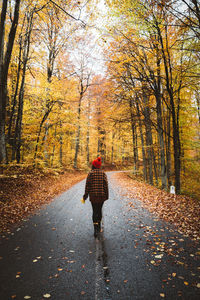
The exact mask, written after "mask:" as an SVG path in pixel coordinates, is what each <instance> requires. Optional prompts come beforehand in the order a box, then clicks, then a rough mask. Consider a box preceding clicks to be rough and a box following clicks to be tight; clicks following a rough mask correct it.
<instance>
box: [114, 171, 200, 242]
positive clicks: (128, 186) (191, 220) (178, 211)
mask: <svg viewBox="0 0 200 300" xmlns="http://www.w3.org/2000/svg"><path fill="white" fill-rule="evenodd" d="M114 178H115V179H116V180H117V182H118V184H120V186H121V187H122V188H125V190H126V196H127V197H128V198H129V200H130V202H129V205H130V206H133V203H132V202H131V199H138V200H140V201H141V203H142V206H143V207H144V208H146V209H148V210H149V211H150V212H151V213H155V214H156V215H157V216H158V217H159V218H161V219H163V220H165V221H167V222H170V223H172V224H173V225H175V226H176V227H177V228H178V231H179V232H180V233H182V234H185V235H187V236H190V237H191V238H193V239H195V240H196V239H200V214H199V212H200V202H199V201H198V200H195V199H192V198H189V197H186V196H183V195H175V196H174V195H173V194H170V193H167V192H166V191H163V190H159V189H157V188H156V187H153V186H151V185H149V184H146V183H144V182H139V181H136V180H134V179H132V178H130V176H129V175H128V174H127V173H115V174H114Z"/></svg>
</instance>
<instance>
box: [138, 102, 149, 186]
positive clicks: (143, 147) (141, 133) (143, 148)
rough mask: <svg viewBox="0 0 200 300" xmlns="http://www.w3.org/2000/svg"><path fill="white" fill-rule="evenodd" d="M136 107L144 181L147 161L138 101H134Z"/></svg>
mask: <svg viewBox="0 0 200 300" xmlns="http://www.w3.org/2000/svg"><path fill="white" fill-rule="evenodd" d="M136 107H137V118H138V123H139V131H140V139H141V144H142V161H143V178H144V180H145V181H147V162H146V153H145V144H144V136H143V131H142V122H141V117H140V109H139V105H138V102H136Z"/></svg>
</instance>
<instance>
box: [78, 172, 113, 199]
mask: <svg viewBox="0 0 200 300" xmlns="http://www.w3.org/2000/svg"><path fill="white" fill-rule="evenodd" d="M88 195H89V197H90V201H91V202H93V203H99V202H104V201H105V200H107V199H108V180H107V176H106V174H105V173H104V172H103V171H102V170H101V169H94V170H91V171H90V172H89V174H88V176H87V180H86V185H85V194H84V196H83V198H84V199H87V197H88Z"/></svg>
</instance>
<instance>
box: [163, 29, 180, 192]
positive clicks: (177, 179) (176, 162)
mask: <svg viewBox="0 0 200 300" xmlns="http://www.w3.org/2000/svg"><path fill="white" fill-rule="evenodd" d="M157 30H158V36H159V40H160V44H161V50H162V57H163V62H164V69H165V76H166V78H165V79H166V89H167V92H168V95H169V100H170V109H171V114H172V126H173V147H174V172H175V188H176V192H177V194H179V193H180V187H181V182H180V172H181V160H180V152H181V145H180V133H179V124H178V120H179V115H178V111H177V114H176V108H175V102H174V93H173V85H172V69H171V61H170V54H169V47H168V37H167V26H165V38H166V49H165V47H164V44H163V37H162V34H161V31H160V27H159V25H158V24H157Z"/></svg>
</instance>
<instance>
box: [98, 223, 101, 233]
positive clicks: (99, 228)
mask: <svg viewBox="0 0 200 300" xmlns="http://www.w3.org/2000/svg"><path fill="white" fill-rule="evenodd" d="M98 232H101V221H99V222H98Z"/></svg>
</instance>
